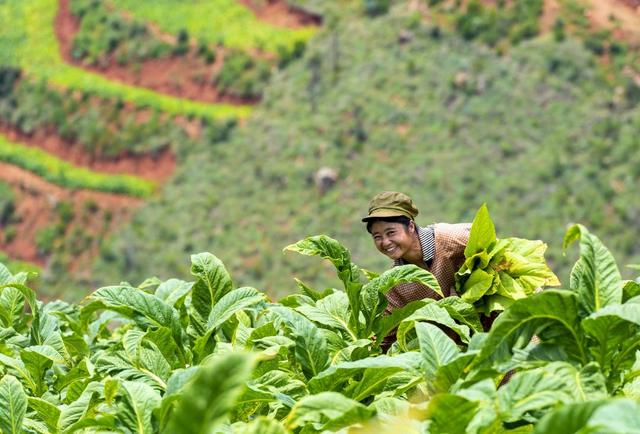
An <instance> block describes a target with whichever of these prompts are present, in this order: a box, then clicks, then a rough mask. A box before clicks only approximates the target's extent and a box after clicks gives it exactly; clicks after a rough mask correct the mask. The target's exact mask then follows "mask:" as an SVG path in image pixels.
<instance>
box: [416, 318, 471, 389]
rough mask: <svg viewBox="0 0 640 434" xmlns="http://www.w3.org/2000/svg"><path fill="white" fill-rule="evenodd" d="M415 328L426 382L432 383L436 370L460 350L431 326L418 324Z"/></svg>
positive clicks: (454, 356) (443, 334)
mask: <svg viewBox="0 0 640 434" xmlns="http://www.w3.org/2000/svg"><path fill="white" fill-rule="evenodd" d="M415 327H416V333H417V335H418V344H419V345H420V353H422V357H423V358H424V362H425V363H424V368H423V369H424V373H425V376H426V378H427V381H433V379H434V377H435V373H436V371H437V370H438V368H440V367H441V366H444V365H446V364H447V363H449V362H450V361H452V360H453V359H454V358H456V356H457V355H458V354H459V353H460V350H459V349H458V347H457V345H456V344H455V342H453V341H452V340H451V338H450V337H448V336H447V335H446V334H445V333H444V332H443V331H442V330H440V329H439V328H438V327H436V326H434V325H433V324H429V323H424V322H419V323H416V325H415Z"/></svg>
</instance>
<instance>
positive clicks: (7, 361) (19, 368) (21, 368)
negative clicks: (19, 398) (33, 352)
mask: <svg viewBox="0 0 640 434" xmlns="http://www.w3.org/2000/svg"><path fill="white" fill-rule="evenodd" d="M0 363H1V364H3V365H5V366H8V367H10V368H11V369H13V370H14V371H15V373H16V374H18V375H19V376H20V378H21V379H22V381H23V382H24V383H25V384H26V385H27V387H28V388H29V389H31V391H32V392H33V393H38V385H37V384H36V381H35V380H34V378H33V377H32V376H31V373H30V372H29V370H28V369H27V367H26V366H25V364H24V363H23V361H22V360H21V359H14V358H13V357H10V356H7V355H5V354H2V353H0ZM38 380H40V379H38Z"/></svg>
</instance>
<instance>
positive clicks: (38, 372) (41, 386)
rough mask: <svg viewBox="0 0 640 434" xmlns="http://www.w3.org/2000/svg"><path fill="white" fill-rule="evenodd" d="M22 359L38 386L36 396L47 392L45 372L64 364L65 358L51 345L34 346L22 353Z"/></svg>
mask: <svg viewBox="0 0 640 434" xmlns="http://www.w3.org/2000/svg"><path fill="white" fill-rule="evenodd" d="M20 358H21V359H22V361H23V362H24V366H25V367H26V368H27V370H28V371H29V373H30V374H31V378H33V379H34V380H35V382H36V384H37V386H38V387H37V390H36V394H37V395H38V396H40V395H42V393H44V391H45V390H46V384H45V378H44V377H45V372H46V371H47V370H48V369H49V368H51V366H52V365H53V364H54V363H58V364H63V363H64V358H63V357H62V356H61V355H60V353H58V352H57V351H56V350H55V349H54V348H53V347H50V346H49V345H32V346H30V347H27V348H25V349H23V350H22V351H20Z"/></svg>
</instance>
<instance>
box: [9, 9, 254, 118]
mask: <svg viewBox="0 0 640 434" xmlns="http://www.w3.org/2000/svg"><path fill="white" fill-rule="evenodd" d="M57 8H58V6H57V2H56V1H55V0H25V1H20V2H13V1H12V2H7V3H4V4H3V7H2V12H1V13H0V19H2V21H0V25H1V30H0V42H1V43H2V60H3V64H5V65H7V64H10V65H14V66H20V67H22V68H23V69H24V70H25V71H26V72H27V74H29V75H30V76H32V77H34V78H42V79H46V80H48V81H49V82H50V83H51V84H54V85H58V86H62V87H64V88H70V89H77V90H81V91H84V92H88V93H91V94H95V95H99V96H101V97H105V98H119V99H122V100H124V101H128V102H131V103H132V104H134V105H136V106H139V107H153V108H156V109H158V110H160V111H162V112H166V113H170V114H175V115H177V114H184V115H196V116H201V117H208V118H229V117H238V116H240V117H242V116H246V115H247V114H248V113H249V111H250V107H247V106H233V105H227V104H205V103H200V102H196V101H190V100H186V99H182V98H176V97H170V96H166V95H162V94H159V93H156V92H153V91H150V90H147V89H143V88H139V87H135V86H130V85H126V84H123V83H118V82H113V81H110V80H107V79H105V78H104V77H102V76H100V75H98V74H95V73H91V72H88V71H85V70H83V69H81V68H78V67H74V66H71V65H68V64H66V63H64V61H63V60H62V58H61V56H60V50H59V47H58V41H57V39H56V37H55V34H54V31H53V22H54V18H55V14H56V12H57ZM15 23H20V24H21V25H15Z"/></svg>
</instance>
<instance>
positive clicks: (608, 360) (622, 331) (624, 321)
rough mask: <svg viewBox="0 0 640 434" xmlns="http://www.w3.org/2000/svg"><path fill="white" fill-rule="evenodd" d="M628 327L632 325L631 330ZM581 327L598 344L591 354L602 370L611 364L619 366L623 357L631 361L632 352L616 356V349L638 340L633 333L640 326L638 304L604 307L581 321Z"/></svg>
mask: <svg viewBox="0 0 640 434" xmlns="http://www.w3.org/2000/svg"><path fill="white" fill-rule="evenodd" d="M630 325H633V326H632V327H631V329H630V328H629V326H630ZM582 326H583V328H584V331H585V332H586V333H587V334H589V335H591V336H592V337H594V338H595V339H596V341H597V342H598V345H593V346H592V348H591V352H592V353H593V355H594V356H595V357H596V360H597V361H598V362H599V363H600V365H601V367H602V368H607V367H608V366H609V365H611V364H616V365H619V364H620V363H622V362H623V361H624V360H622V359H620V357H623V356H625V357H626V358H627V359H628V360H633V357H634V354H633V353H632V352H627V353H622V354H618V349H619V346H620V345H621V344H622V343H624V342H627V341H629V340H634V341H639V339H640V338H639V337H638V336H635V335H636V333H633V331H634V330H635V331H637V330H638V329H639V327H638V326H640V304H637V303H625V304H622V305H620V304H618V305H611V306H607V307H604V308H602V309H600V310H598V311H596V312H594V313H592V314H591V315H589V316H588V317H587V318H585V319H584V320H582ZM630 331H632V334H631V335H629V332H630Z"/></svg>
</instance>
